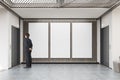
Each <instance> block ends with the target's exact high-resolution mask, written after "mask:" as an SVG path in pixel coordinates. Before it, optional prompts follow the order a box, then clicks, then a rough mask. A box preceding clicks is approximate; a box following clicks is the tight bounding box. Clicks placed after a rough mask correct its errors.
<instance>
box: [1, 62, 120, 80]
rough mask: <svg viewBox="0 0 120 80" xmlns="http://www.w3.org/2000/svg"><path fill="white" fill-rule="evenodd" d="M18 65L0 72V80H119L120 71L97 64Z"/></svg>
mask: <svg viewBox="0 0 120 80" xmlns="http://www.w3.org/2000/svg"><path fill="white" fill-rule="evenodd" d="M24 66H25V65H19V66H16V67H14V68H12V69H9V70H7V71H1V72H0V80H120V73H116V72H114V71H112V70H111V69H109V68H107V67H105V66H102V65H99V64H33V66H32V68H30V69H25V68H23V67H24Z"/></svg>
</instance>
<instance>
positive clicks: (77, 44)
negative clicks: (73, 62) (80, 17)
mask: <svg viewBox="0 0 120 80" xmlns="http://www.w3.org/2000/svg"><path fill="white" fill-rule="evenodd" d="M72 30H73V34H72V35H73V37H72V39H73V42H72V45H73V48H72V49H73V50H72V51H73V52H72V53H73V54H72V57H73V58H92V23H73V24H72Z"/></svg>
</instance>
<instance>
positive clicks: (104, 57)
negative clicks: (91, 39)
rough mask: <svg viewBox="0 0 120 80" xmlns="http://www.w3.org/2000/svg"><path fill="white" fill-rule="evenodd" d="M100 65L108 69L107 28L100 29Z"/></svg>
mask: <svg viewBox="0 0 120 80" xmlns="http://www.w3.org/2000/svg"><path fill="white" fill-rule="evenodd" d="M101 64H103V65H105V66H107V67H109V26H107V27H105V28H102V29H101Z"/></svg>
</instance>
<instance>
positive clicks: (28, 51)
mask: <svg viewBox="0 0 120 80" xmlns="http://www.w3.org/2000/svg"><path fill="white" fill-rule="evenodd" d="M29 36H30V34H29V33H26V34H25V38H24V52H25V59H26V67H25V68H31V63H32V58H31V51H32V47H33V44H32V41H31V40H30V39H29Z"/></svg>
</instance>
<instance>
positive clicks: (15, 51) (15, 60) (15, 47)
mask: <svg viewBox="0 0 120 80" xmlns="http://www.w3.org/2000/svg"><path fill="white" fill-rule="evenodd" d="M11 37H12V38H11V39H12V40H11V41H12V55H11V56H12V57H11V59H12V61H11V62H12V67H14V66H16V65H19V64H20V30H19V29H18V28H16V27H14V26H12V36H11Z"/></svg>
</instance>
